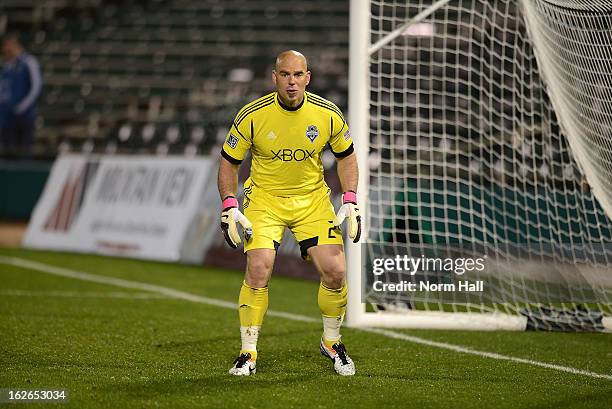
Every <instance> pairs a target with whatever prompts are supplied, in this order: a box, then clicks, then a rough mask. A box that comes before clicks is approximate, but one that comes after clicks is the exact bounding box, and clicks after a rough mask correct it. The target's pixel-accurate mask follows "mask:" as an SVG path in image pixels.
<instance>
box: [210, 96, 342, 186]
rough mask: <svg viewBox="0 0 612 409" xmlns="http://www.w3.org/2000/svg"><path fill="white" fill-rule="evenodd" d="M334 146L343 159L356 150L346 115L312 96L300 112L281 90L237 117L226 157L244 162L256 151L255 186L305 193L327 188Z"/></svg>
mask: <svg viewBox="0 0 612 409" xmlns="http://www.w3.org/2000/svg"><path fill="white" fill-rule="evenodd" d="M328 144H329V146H330V148H331V151H332V153H333V154H334V155H335V156H336V157H337V158H342V157H345V156H348V155H350V154H351V153H352V152H353V141H352V139H351V135H350V133H349V129H348V124H347V123H346V121H345V120H344V116H343V115H342V112H341V111H340V109H338V107H337V106H336V105H334V104H333V103H331V102H330V101H328V100H326V99H324V98H321V97H320V96H318V95H315V94H312V93H310V92H306V93H305V94H304V100H303V102H302V104H301V105H300V106H298V107H296V108H289V107H286V106H284V105H283V104H282V103H281V102H280V101H279V99H278V95H277V93H276V92H274V93H271V94H268V95H266V96H264V97H261V98H259V99H257V100H255V101H253V102H251V103H249V104H247V105H245V106H244V107H243V108H242V109H241V110H240V111H239V112H238V114H237V115H236V117H235V118H234V121H233V123H232V127H231V129H230V131H229V133H228V134H227V137H226V138H225V143H224V144H223V149H222V150H221V155H222V156H223V157H224V158H225V159H227V160H228V161H229V162H231V163H234V164H239V163H241V162H242V160H243V159H244V157H245V156H246V154H247V151H249V150H250V151H251V155H252V157H253V160H252V164H251V175H250V178H251V182H252V183H253V184H254V185H255V186H256V187H258V188H261V189H263V190H265V191H266V192H267V193H269V194H271V195H274V196H295V195H305V194H308V193H311V192H313V191H315V190H317V189H320V188H322V187H324V186H325V182H324V180H323V164H322V163H321V153H322V152H323V149H324V148H325V146H326V145H328Z"/></svg>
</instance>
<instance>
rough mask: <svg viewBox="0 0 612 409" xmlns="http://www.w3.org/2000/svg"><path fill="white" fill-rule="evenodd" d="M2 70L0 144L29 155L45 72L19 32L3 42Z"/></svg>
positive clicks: (7, 148) (0, 77) (0, 83)
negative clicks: (42, 73) (24, 44)
mask: <svg viewBox="0 0 612 409" xmlns="http://www.w3.org/2000/svg"><path fill="white" fill-rule="evenodd" d="M2 57H3V65H2V71H1V73H0V147H2V148H3V150H4V151H9V152H16V153H23V154H29V153H31V150H32V145H33V143H34V125H35V121H36V115H37V111H38V108H37V101H38V97H39V96H40V93H41V89H42V75H41V72H40V66H39V64H38V61H37V60H36V58H35V57H34V56H32V55H30V54H28V53H27V52H26V51H25V50H24V48H23V46H22V44H21V41H20V40H19V37H18V36H17V35H15V34H9V35H6V36H5V37H4V38H3V41H2Z"/></svg>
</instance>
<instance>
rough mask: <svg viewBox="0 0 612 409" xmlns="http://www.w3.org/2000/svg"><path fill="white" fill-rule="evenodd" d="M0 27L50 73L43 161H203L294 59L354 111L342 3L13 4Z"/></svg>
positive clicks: (6, 5)
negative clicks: (110, 156) (304, 58)
mask: <svg viewBox="0 0 612 409" xmlns="http://www.w3.org/2000/svg"><path fill="white" fill-rule="evenodd" d="M0 16H1V17H0V29H1V30H2V31H9V30H12V31H18V32H19V33H20V34H21V35H22V36H23V38H24V42H25V44H26V46H27V48H28V50H29V51H30V52H31V53H32V54H34V55H36V56H37V57H38V58H39V61H40V63H41V67H42V69H43V75H44V83H45V86H44V91H43V95H42V96H41V101H40V116H39V120H38V123H37V139H36V146H35V150H34V151H35V154H36V156H42V157H53V156H55V155H56V154H57V153H58V152H66V151H73V152H101V153H104V152H106V153H152V154H161V155H163V154H185V155H198V154H205V153H207V152H209V151H210V150H211V149H212V147H214V146H216V145H217V144H218V143H219V139H221V140H222V138H223V137H224V136H225V132H226V127H227V123H228V121H229V120H230V118H231V117H232V116H233V115H234V114H235V112H236V110H237V109H238V108H239V107H240V106H241V105H242V104H244V103H245V102H247V101H248V100H249V99H252V98H254V97H257V96H260V95H262V94H264V93H266V92H268V91H269V90H270V89H271V84H270V78H269V72H270V70H271V69H272V62H273V59H274V56H275V55H276V54H277V53H278V52H279V51H281V50H283V49H287V48H299V49H300V50H302V51H303V52H304V53H305V54H306V55H308V56H309V57H310V59H311V66H312V69H313V74H314V76H313V82H312V84H311V90H312V91H314V92H317V93H320V94H321V95H323V96H326V97H328V98H330V99H332V100H334V101H336V102H337V103H338V105H340V106H341V108H343V109H346V94H347V82H348V78H347V73H348V51H347V50H348V2H346V1H344V0H324V1H323V0H316V1H297V2H292V3H283V2H276V1H271V0H256V1H247V0H228V1H215V0H209V1H200V0H154V1H141V0H127V1H111V0H73V1H71V0H55V1H45V2H38V1H35V0H6V1H3V2H2V3H0Z"/></svg>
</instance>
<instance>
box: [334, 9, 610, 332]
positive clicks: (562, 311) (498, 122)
mask: <svg viewBox="0 0 612 409" xmlns="http://www.w3.org/2000/svg"><path fill="white" fill-rule="evenodd" d="M606 3H607V2H603V1H599V0H597V1H589V2H587V1H583V0H521V1H513V0H490V1H489V0H415V1H410V2H406V1H403V0H368V1H363V0H351V9H350V50H349V55H350V62H349V122H350V125H351V134H352V135H353V139H354V143H355V150H356V153H357V158H358V163H359V169H360V175H359V192H358V201H359V204H360V209H361V212H362V218H363V223H364V226H363V233H362V240H361V243H359V244H353V243H347V245H346V251H347V272H348V283H349V290H350V291H349V299H348V305H347V316H346V323H347V325H348V326H375V327H396V328H432V329H471V330H525V329H534V330H541V329H543V330H555V331H610V330H612V318H611V315H612V221H611V219H612V6H610V5H607V4H606ZM449 254H450V255H453V256H454V257H456V258H457V257H459V258H462V259H463V260H464V261H465V260H466V259H468V258H470V257H472V256H473V257H484V259H485V260H486V268H485V269H484V270H483V271H479V272H478V274H472V275H470V273H465V275H463V274H464V273H461V275H458V273H456V274H453V273H454V272H456V271H457V270H456V269H455V270H454V271H453V270H452V269H451V270H447V269H446V268H441V264H435V262H436V260H437V261H439V262H440V263H442V262H443V261H444V260H448V259H449V257H450V256H449ZM398 255H402V256H403V255H408V256H409V257H411V258H421V259H422V261H423V262H425V261H426V260H431V261H432V263H433V264H432V265H434V266H435V268H432V269H421V270H419V271H418V272H417V271H416V268H415V271H413V272H410V271H408V269H406V268H405V266H406V265H404V268H403V269H402V268H401V267H400V264H399V261H398V264H394V268H389V269H383V270H384V271H383V270H381V271H380V272H378V273H377V274H374V273H373V271H372V268H373V265H374V264H375V260H376V259H379V260H387V259H392V258H394V257H395V256H398ZM429 256H431V257H429ZM423 265H425V264H423ZM459 279H462V280H464V279H465V280H464V281H466V282H467V281H468V280H469V281H470V282H471V283H473V282H478V281H481V282H483V283H484V286H485V290H484V291H477V290H470V291H467V292H465V293H460V292H457V291H456V289H457V286H458V283H459ZM375 281H378V282H379V283H384V284H397V285H399V284H400V283H401V284H402V285H404V287H401V289H400V290H384V291H379V289H380V285H379V287H378V289H376V285H374V284H373V283H374V282H375ZM420 282H427V283H428V284H429V283H433V284H435V285H436V286H438V287H444V288H448V292H446V293H433V292H431V291H425V290H423V291H418V290H417V291H415V290H414V287H412V289H408V288H410V287H409V286H410V284H409V283H413V284H420ZM385 288H394V287H392V286H391V287H385ZM395 288H400V287H399V286H397V287H395ZM426 288H429V287H426Z"/></svg>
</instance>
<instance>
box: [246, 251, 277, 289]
mask: <svg viewBox="0 0 612 409" xmlns="http://www.w3.org/2000/svg"><path fill="white" fill-rule="evenodd" d="M273 265H274V255H272V257H270V255H269V254H265V253H263V254H262V253H255V254H248V257H247V269H246V274H245V281H246V283H247V284H248V285H249V286H250V287H253V288H261V287H265V286H266V285H268V281H269V279H270V275H271V273H272V266H273Z"/></svg>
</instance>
